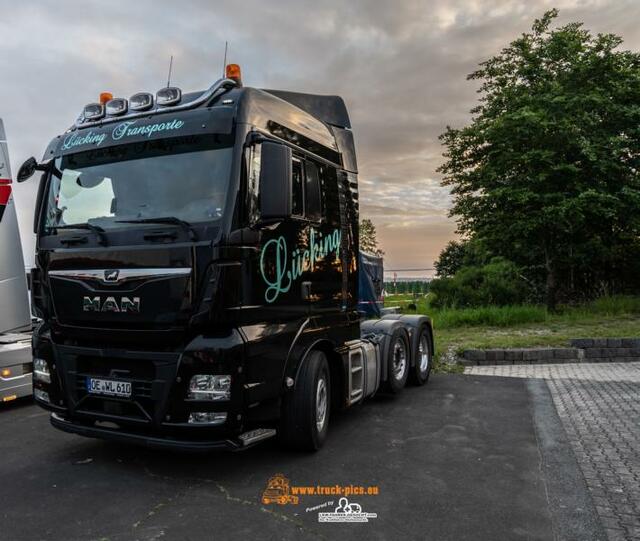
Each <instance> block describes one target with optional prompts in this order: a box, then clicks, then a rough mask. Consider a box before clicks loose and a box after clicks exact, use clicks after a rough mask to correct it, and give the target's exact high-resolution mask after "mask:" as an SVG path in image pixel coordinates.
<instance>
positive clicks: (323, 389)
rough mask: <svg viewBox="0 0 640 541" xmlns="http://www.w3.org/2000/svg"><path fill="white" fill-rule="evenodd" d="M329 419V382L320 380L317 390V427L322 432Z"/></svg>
mask: <svg viewBox="0 0 640 541" xmlns="http://www.w3.org/2000/svg"><path fill="white" fill-rule="evenodd" d="M326 418H327V382H326V381H325V380H324V378H322V377H321V378H320V379H319V380H318V387H317V388H316V427H317V428H318V432H322V429H323V428H324V423H325V420H326Z"/></svg>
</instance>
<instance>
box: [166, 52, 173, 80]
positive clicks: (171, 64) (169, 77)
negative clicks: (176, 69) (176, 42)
mask: <svg viewBox="0 0 640 541" xmlns="http://www.w3.org/2000/svg"><path fill="white" fill-rule="evenodd" d="M171 68H173V55H171V59H170V60H169V76H168V77H167V88H169V87H170V86H171Z"/></svg>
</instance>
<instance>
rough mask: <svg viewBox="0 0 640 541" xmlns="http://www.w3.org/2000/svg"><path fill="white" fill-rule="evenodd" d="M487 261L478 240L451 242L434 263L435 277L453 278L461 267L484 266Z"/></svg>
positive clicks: (486, 255) (485, 253)
mask: <svg viewBox="0 0 640 541" xmlns="http://www.w3.org/2000/svg"><path fill="white" fill-rule="evenodd" d="M489 259H490V257H489V255H488V254H487V251H486V250H485V249H484V247H483V246H482V243H481V242H479V241H478V240H476V239H465V240H459V241H456V240H452V241H451V242H449V243H448V244H447V245H446V246H445V248H444V250H442V252H440V255H439V256H438V260H437V261H436V262H435V268H436V275H437V276H438V277H440V278H446V277H449V276H453V275H454V274H455V273H456V272H458V271H459V270H460V269H461V268H462V267H471V266H478V265H484V264H485V263H487V262H488V261H489Z"/></svg>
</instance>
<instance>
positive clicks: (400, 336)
mask: <svg viewBox="0 0 640 541" xmlns="http://www.w3.org/2000/svg"><path fill="white" fill-rule="evenodd" d="M410 362H411V348H410V347H409V337H408V336H407V332H406V331H405V330H404V329H403V328H402V327H399V328H396V329H395V330H394V331H393V334H392V335H391V338H389V349H388V350H387V390H389V391H390V392H392V393H393V394H397V393H399V392H400V391H401V390H402V389H403V388H404V386H405V384H406V383H407V377H408V376H409V364H410Z"/></svg>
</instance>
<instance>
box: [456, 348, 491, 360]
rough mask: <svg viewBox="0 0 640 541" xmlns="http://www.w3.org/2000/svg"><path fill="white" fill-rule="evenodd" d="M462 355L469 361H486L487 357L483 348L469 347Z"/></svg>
mask: <svg viewBox="0 0 640 541" xmlns="http://www.w3.org/2000/svg"><path fill="white" fill-rule="evenodd" d="M462 356H463V357H464V358H465V359H467V360H469V361H484V360H485V358H486V354H485V351H484V350H483V349H467V350H466V351H465V352H464V353H463V354H462Z"/></svg>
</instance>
